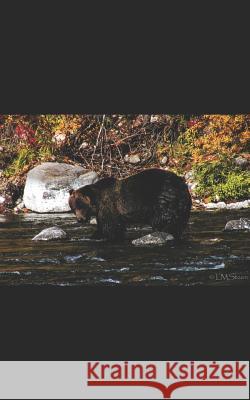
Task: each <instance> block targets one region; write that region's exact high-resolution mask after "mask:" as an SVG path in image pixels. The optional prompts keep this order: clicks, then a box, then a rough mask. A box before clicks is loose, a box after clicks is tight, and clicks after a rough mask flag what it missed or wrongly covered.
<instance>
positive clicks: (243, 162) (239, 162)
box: [235, 156, 249, 168]
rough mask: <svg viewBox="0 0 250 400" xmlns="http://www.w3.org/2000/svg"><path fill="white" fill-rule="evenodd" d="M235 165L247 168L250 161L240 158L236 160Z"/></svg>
mask: <svg viewBox="0 0 250 400" xmlns="http://www.w3.org/2000/svg"><path fill="white" fill-rule="evenodd" d="M235 164H236V165H237V166H238V167H241V168H245V167H246V166H248V165H249V161H248V160H247V159H246V158H244V157H241V156H239V157H237V158H236V159H235Z"/></svg>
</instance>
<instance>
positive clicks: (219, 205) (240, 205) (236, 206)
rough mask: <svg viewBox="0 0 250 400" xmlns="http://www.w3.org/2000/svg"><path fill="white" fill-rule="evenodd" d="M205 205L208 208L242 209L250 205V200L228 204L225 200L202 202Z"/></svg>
mask: <svg viewBox="0 0 250 400" xmlns="http://www.w3.org/2000/svg"><path fill="white" fill-rule="evenodd" d="M202 204H203V206H204V207H205V208H206V209H208V210H212V209H226V210H241V209H242V208H248V207H250V200H244V201H237V202H236V203H228V204H226V203H225V202H224V201H219V202H218V203H207V204H205V203H202Z"/></svg>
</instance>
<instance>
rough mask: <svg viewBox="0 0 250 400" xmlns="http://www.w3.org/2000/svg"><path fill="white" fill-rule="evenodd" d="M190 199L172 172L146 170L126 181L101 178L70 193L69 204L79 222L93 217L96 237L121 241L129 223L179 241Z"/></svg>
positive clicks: (185, 189) (185, 186)
mask: <svg viewBox="0 0 250 400" xmlns="http://www.w3.org/2000/svg"><path fill="white" fill-rule="evenodd" d="M191 204H192V202H191V196H190V194H189V191H188V187H187V185H186V183H185V182H184V180H183V179H182V178H180V177H178V176H177V175H176V174H174V173H173V172H169V171H164V170H161V169H148V170H144V171H142V172H139V173H137V174H136V175H132V176H130V177H128V178H125V179H121V180H119V179H116V178H113V177H110V178H104V179H101V180H99V181H98V182H96V183H94V184H92V185H87V186H84V187H82V188H80V189H77V190H73V189H72V190H70V197H69V205H70V208H71V210H72V211H73V212H74V213H75V215H76V218H77V220H78V222H88V221H89V219H90V217H91V216H96V219H97V232H96V233H95V237H96V238H106V239H108V240H119V239H122V238H123V236H124V233H125V227H126V225H127V224H128V223H144V224H150V225H151V226H152V228H153V230H155V231H161V232H168V233H171V234H172V235H173V236H174V237H175V238H176V239H177V238H180V236H181V234H182V232H183V230H184V228H185V227H186V225H187V221H188V218H189V215H190V209H191Z"/></svg>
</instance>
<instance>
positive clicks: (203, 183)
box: [194, 159, 250, 201]
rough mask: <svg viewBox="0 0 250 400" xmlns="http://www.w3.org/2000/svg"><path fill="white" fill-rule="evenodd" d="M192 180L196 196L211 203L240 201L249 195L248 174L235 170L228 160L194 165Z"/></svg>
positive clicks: (249, 182)
mask: <svg viewBox="0 0 250 400" xmlns="http://www.w3.org/2000/svg"><path fill="white" fill-rule="evenodd" d="M194 179H195V180H196V181H197V187H196V189H195V192H196V194H197V195H198V196H200V197H203V198H204V197H205V198H209V200H212V201H216V200H240V199H244V198H246V197H249V195H250V175H249V172H248V171H241V170H240V169H239V168H235V167H234V164H233V161H232V160H230V159H229V160H226V159H221V160H220V161H213V162H210V163H204V164H203V163H201V164H198V165H196V166H195V167H194Z"/></svg>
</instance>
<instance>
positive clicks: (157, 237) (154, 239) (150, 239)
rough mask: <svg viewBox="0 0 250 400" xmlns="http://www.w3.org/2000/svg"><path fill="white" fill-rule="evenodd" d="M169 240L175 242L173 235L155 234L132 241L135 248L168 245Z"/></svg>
mask: <svg viewBox="0 0 250 400" xmlns="http://www.w3.org/2000/svg"><path fill="white" fill-rule="evenodd" d="M169 240H174V237H173V235H171V234H170V233H166V232H153V233H150V234H149V235H146V236H142V237H141V238H138V239H135V240H133V241H132V244H134V245H135V246H145V245H155V244H156V245H161V244H165V243H167V242H168V241H169Z"/></svg>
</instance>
